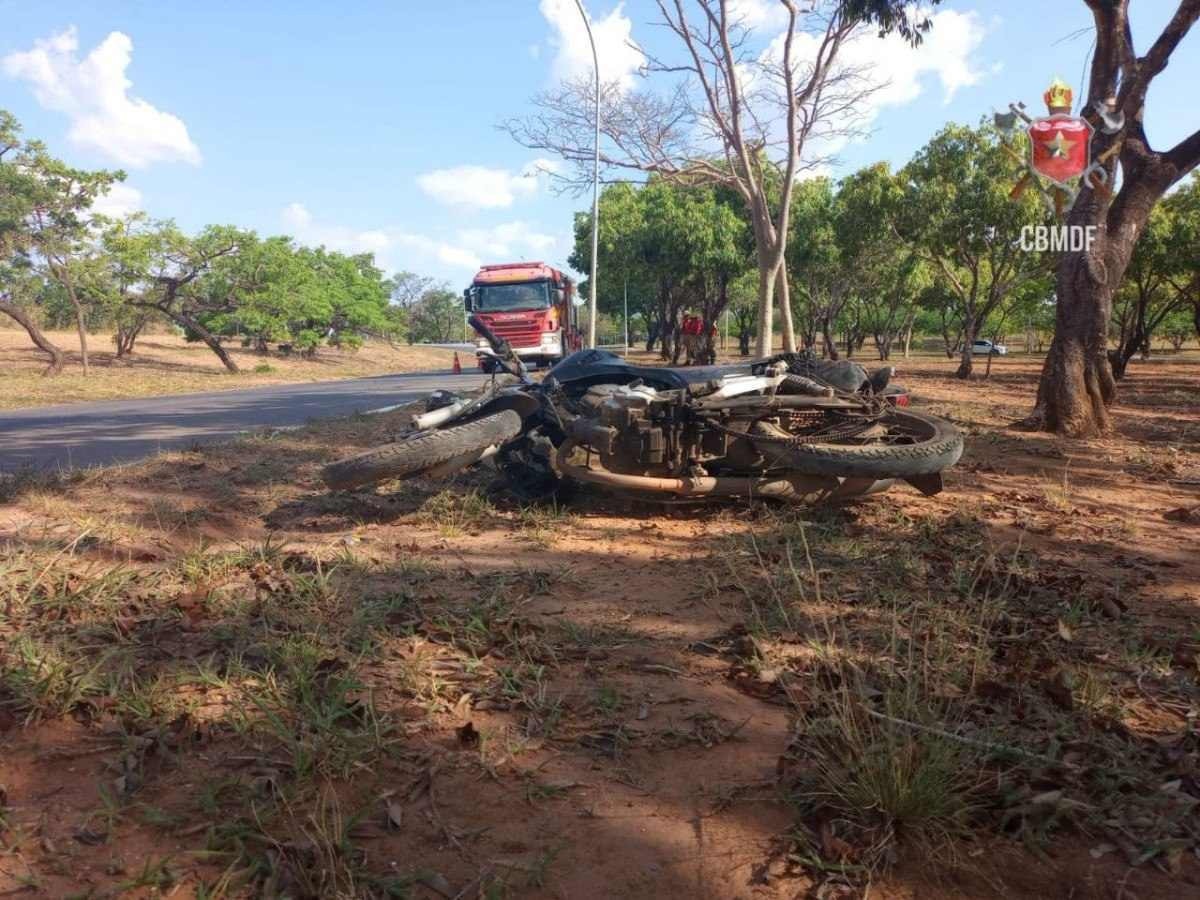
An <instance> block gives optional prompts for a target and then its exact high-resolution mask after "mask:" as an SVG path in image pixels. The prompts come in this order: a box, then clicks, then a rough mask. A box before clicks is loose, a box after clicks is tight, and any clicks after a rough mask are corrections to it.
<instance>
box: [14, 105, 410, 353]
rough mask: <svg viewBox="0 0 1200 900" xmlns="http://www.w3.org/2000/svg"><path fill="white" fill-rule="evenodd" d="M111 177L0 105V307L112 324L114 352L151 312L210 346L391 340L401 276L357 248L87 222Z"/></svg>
mask: <svg viewBox="0 0 1200 900" xmlns="http://www.w3.org/2000/svg"><path fill="white" fill-rule="evenodd" d="M122 178H124V173H122V172H108V171H97V172H89V171H84V170H81V169H75V168H72V167H70V166H67V165H66V164H65V163H63V162H61V161H60V160H57V159H55V158H54V157H52V156H51V155H50V154H49V153H48V152H47V151H46V149H45V147H44V146H43V145H42V144H40V143H38V142H36V141H23V140H22V139H21V135H20V126H19V125H18V123H17V121H16V119H15V118H14V117H13V116H12V115H11V114H10V113H8V112H5V111H3V110H0V299H2V300H3V301H4V302H5V303H9V302H19V303H20V304H21V305H22V306H23V307H29V308H32V309H36V310H37V319H38V320H40V321H41V322H42V323H43V324H48V325H51V326H63V325H66V324H68V323H70V324H74V323H76V322H79V323H81V325H82V329H81V334H80V339H81V341H83V340H84V339H85V334H86V331H87V330H91V329H94V328H99V327H103V326H105V325H107V326H109V327H112V328H113V329H114V330H115V331H116V335H115V337H114V342H115V343H116V345H117V350H118V354H119V355H122V354H124V353H128V352H132V350H133V345H134V341H135V340H136V338H137V335H138V334H139V333H140V332H141V330H142V328H143V327H144V326H145V325H146V324H147V322H148V321H150V319H152V318H154V317H156V316H157V317H164V318H166V319H168V320H170V321H172V322H173V323H174V324H175V325H177V326H178V327H180V328H182V329H183V330H184V333H185V334H186V335H188V337H189V338H192V339H197V340H204V341H205V342H206V343H208V344H209V346H210V347H212V348H213V350H214V352H217V353H218V355H221V356H222V359H223V360H224V361H225V363H226V365H227V366H229V367H230V368H236V366H235V364H234V363H233V361H232V360H231V359H230V358H229V357H228V354H225V353H223V351H221V348H220V338H221V337H222V336H234V335H237V336H241V337H242V338H243V339H244V340H246V341H247V342H248V343H249V344H251V345H253V346H257V347H258V348H259V349H262V350H265V349H267V347H268V346H269V344H270V343H280V344H290V345H291V346H293V347H294V348H295V349H297V350H299V351H301V352H303V353H307V354H312V353H315V352H316V351H317V349H318V348H319V347H321V346H323V345H325V344H329V345H332V346H338V347H343V348H349V349H353V348H355V347H357V346H360V345H361V343H362V340H363V338H364V337H365V336H371V335H374V336H380V337H385V338H389V339H391V338H396V337H400V336H403V334H404V332H405V329H406V327H407V317H406V316H401V315H397V313H396V311H395V310H394V309H393V307H392V306H391V304H390V300H391V298H392V296H393V294H394V293H395V292H396V291H397V290H399V288H400V287H401V283H402V282H403V283H406V284H407V283H411V282H412V281H413V279H416V280H417V281H418V282H419V281H420V280H421V279H419V278H418V276H412V275H411V274H408V273H402V276H397V278H396V279H393V280H385V279H384V278H383V273H382V272H381V271H380V270H379V269H378V268H377V267H376V266H375V262H374V259H373V258H372V256H371V255H370V254H359V255H350V254H344V253H338V252H335V251H332V250H328V249H326V248H324V247H317V248H311V247H304V246H300V245H298V244H297V243H296V242H295V241H293V240H292V239H291V238H288V237H265V238H264V237H260V236H258V235H257V234H255V233H254V232H251V231H246V230H243V229H239V228H235V227H233V226H228V225H224V226H222V225H211V226H208V227H207V228H205V229H203V230H201V231H200V232H199V233H198V234H195V235H188V234H185V233H184V232H182V231H181V230H180V229H179V228H178V227H177V226H176V225H175V224H174V223H173V222H170V221H152V220H149V219H147V218H146V217H145V216H144V215H140V214H139V215H134V216H130V217H128V218H125V219H121V220H116V219H111V218H106V217H104V216H99V215H96V214H95V213H94V212H93V210H92V206H93V203H94V202H95V200H96V199H97V198H98V197H100V196H101V195H103V194H104V193H106V192H107V191H108V190H109V189H111V187H112V185H113V184H115V183H116V182H117V181H119V180H120V179H122Z"/></svg>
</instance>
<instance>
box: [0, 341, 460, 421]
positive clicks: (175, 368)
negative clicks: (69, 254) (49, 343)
mask: <svg viewBox="0 0 1200 900" xmlns="http://www.w3.org/2000/svg"><path fill="white" fill-rule="evenodd" d="M48 337H50V339H51V340H53V341H54V342H55V343H56V344H57V345H58V346H59V347H60V348H62V349H63V350H64V351H66V352H67V354H68V361H67V367H66V369H65V370H64V371H63V374H61V375H59V376H57V377H55V378H43V377H42V374H41V373H42V370H43V369H45V367H46V363H45V357H44V356H43V355H42V354H40V353H38V352H37V351H36V350H35V349H34V348H33V347H32V346H31V345H30V342H29V337H28V336H27V335H26V334H25V332H23V331H19V330H11V329H9V330H0V409H21V408H24V407H31V406H49V405H54V404H59V403H78V402H81V401H86V400H121V399H125V398H128V397H152V396H158V395H162V394H184V393H192V392H200V391H228V390H236V389H238V388H246V387H258V386H261V385H268V384H293V383H298V382H307V381H330V380H333V379H338V378H360V377H364V376H368V375H384V374H389V373H392V372H419V371H430V370H444V369H448V368H449V366H450V362H451V359H452V353H451V352H450V351H446V350H438V349H436V348H431V347H420V346H414V347H407V346H396V347H391V346H388V345H387V344H385V343H382V342H379V341H368V342H367V343H366V344H365V345H364V346H363V347H362V349H360V350H357V351H342V350H335V349H330V348H326V349H323V350H322V351H321V352H320V353H319V354H318V355H317V357H316V358H315V359H303V358H301V357H299V356H282V355H280V354H278V353H274V352H273V353H271V354H270V355H267V356H263V355H260V354H258V353H255V352H254V351H252V350H248V349H244V348H242V347H240V346H237V345H236V344H232V343H231V344H229V345H227V347H228V349H229V352H230V353H231V354H232V356H233V358H234V359H235V360H236V362H237V363H238V365H239V367H240V368H241V370H242V371H240V372H237V373H231V372H227V371H226V370H225V367H224V366H223V365H221V361H220V360H219V359H217V358H216V356H214V355H213V353H212V351H211V350H209V349H208V348H207V347H205V346H204V345H203V344H189V343H187V342H186V341H184V340H183V338H181V337H176V336H175V335H174V334H164V333H160V334H148V335H146V336H145V337H143V338H142V339H141V340H139V341H138V344H137V348H136V352H135V353H134V355H133V356H132V357H131V358H129V359H127V360H117V359H116V358H115V354H114V353H113V351H112V345H111V343H110V342H109V341H108V338H107V336H106V335H102V334H95V335H91V336H90V339H89V346H90V349H91V353H90V359H91V365H92V372H91V374H90V375H88V376H87V377H84V375H83V371H82V368H81V366H80V362H79V353H78V347H79V343H78V337H77V336H76V335H75V334H74V333H73V332H49V333H48Z"/></svg>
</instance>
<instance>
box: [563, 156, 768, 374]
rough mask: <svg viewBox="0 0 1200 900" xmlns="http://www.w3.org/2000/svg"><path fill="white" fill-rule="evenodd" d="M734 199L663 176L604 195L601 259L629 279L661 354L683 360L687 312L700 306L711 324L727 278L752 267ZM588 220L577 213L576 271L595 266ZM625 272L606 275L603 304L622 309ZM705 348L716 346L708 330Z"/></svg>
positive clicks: (723, 302) (615, 187) (599, 299)
mask: <svg viewBox="0 0 1200 900" xmlns="http://www.w3.org/2000/svg"><path fill="white" fill-rule="evenodd" d="M731 201H732V198H730V197H728V196H723V195H722V194H721V193H720V191H719V190H717V189H714V188H713V187H712V186H710V185H694V186H684V185H680V184H678V183H676V182H673V181H670V180H667V179H663V178H658V177H654V178H651V179H650V181H649V182H647V183H646V184H645V185H644V186H640V187H637V186H634V185H630V184H617V185H611V186H609V187H608V188H606V189H605V191H604V193H603V195H602V196H601V209H600V242H599V248H600V253H601V254H602V257H603V260H604V264H605V265H606V266H607V267H609V268H608V270H609V271H616V272H619V273H622V275H623V276H624V277H630V278H631V284H632V286H633V288H634V295H635V297H636V298H637V300H638V301H639V304H640V306H641V308H642V311H643V314H645V315H646V316H647V320H648V321H650V322H652V328H653V331H654V333H655V334H656V335H657V336H658V337H659V339H660V340H661V346H662V350H661V354H662V357H663V358H664V359H676V360H677V359H678V357H679V353H680V349H681V345H680V335H679V331H678V323H679V316H680V313H681V312H682V311H683V309H684V308H685V307H688V306H691V307H695V308H696V310H697V311H698V312H699V313H700V315H701V318H703V320H704V322H705V324H706V325H709V326H715V324H716V322H717V320H718V319H719V318H720V316H721V314H722V312H723V311H724V309H725V305H726V304H727V302H728V298H729V292H728V291H729V284H730V282H731V281H732V280H733V279H735V278H737V277H738V276H739V275H741V274H742V273H743V272H744V271H745V270H746V268H747V266H748V262H749V260H748V253H747V251H748V247H749V242H748V240H747V236H746V232H747V226H746V223H745V221H744V220H743V218H742V217H741V215H740V214H739V210H738V209H737V208H735V207H734V205H732V202H731ZM739 205H740V204H739ZM590 219H591V217H590V215H589V214H587V213H581V214H579V215H578V216H577V217H576V228H575V250H574V252H573V253H572V254H571V257H570V263H571V265H572V266H574V267H575V268H577V269H579V270H586V269H587V268H588V267H589V266H590V263H591V258H590V256H591V244H590V234H591V220H590ZM624 277H622V278H616V277H613V278H608V279H606V280H605V282H604V285H605V286H604V288H603V290H602V293H601V295H600V296H598V297H597V298H596V299H597V305H598V306H599V307H600V308H601V309H603V310H606V311H611V312H612V313H614V314H615V313H617V312H618V311H620V309H621V307H622V304H623V293H624V291H623V287H624V284H623V282H624ZM586 286H587V285H586V284H585V287H586ZM705 349H706V353H711V352H712V350H713V348H712V346H711V334H710V335H709V341H708V343H707V345H706V348H705Z"/></svg>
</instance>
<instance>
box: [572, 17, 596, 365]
mask: <svg viewBox="0 0 1200 900" xmlns="http://www.w3.org/2000/svg"><path fill="white" fill-rule="evenodd" d="M575 5H576V6H578V7H579V15H580V16H582V17H583V27H584V28H586V29H587V36H588V42H589V43H590V44H591V45H592V69H593V70H594V71H595V73H596V95H595V102H596V133H595V138H594V145H593V150H594V153H595V164H594V168H593V170H592V276H591V279H590V280H589V281H588V285H589V287H588V346H589V347H595V346H596V293H597V283H596V277H597V276H596V272H597V270H598V266H599V260H598V258H597V257H598V256H599V253H598V247H599V244H600V57H598V56H597V55H596V39H595V38H594V37H592V23H591V20H590V19H588V14H587V12H586V11H585V10H584V8H583V0H575Z"/></svg>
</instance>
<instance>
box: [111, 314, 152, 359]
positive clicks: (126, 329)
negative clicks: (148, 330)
mask: <svg viewBox="0 0 1200 900" xmlns="http://www.w3.org/2000/svg"><path fill="white" fill-rule="evenodd" d="M145 327H146V320H145V319H142V320H141V321H137V322H134V323H132V324H130V325H118V326H117V333H116V335H115V336H114V337H113V342H114V343H115V344H116V345H117V359H124V358H125V357H127V356H132V355H133V345H134V344H135V343H137V339H138V336H139V335H141V333H142V329H143V328H145Z"/></svg>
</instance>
